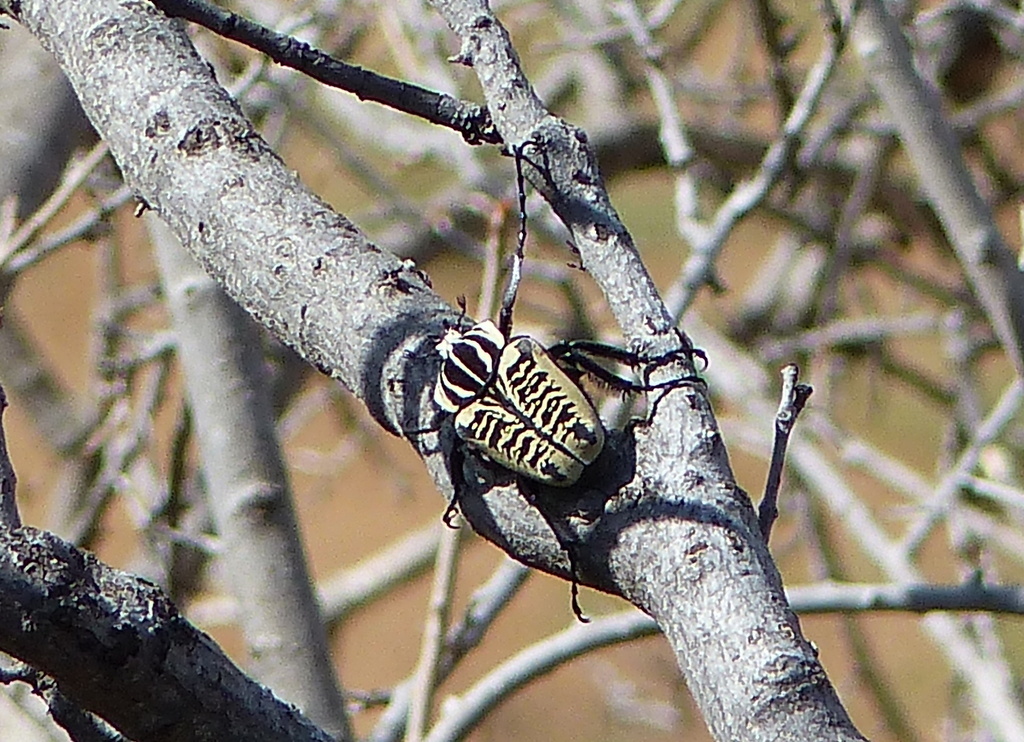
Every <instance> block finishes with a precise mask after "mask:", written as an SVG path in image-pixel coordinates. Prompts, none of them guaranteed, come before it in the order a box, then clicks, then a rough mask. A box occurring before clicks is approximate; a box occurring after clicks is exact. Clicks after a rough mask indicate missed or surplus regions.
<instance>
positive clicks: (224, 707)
mask: <svg viewBox="0 0 1024 742" xmlns="http://www.w3.org/2000/svg"><path fill="white" fill-rule="evenodd" d="M0 596H2V597H0V646H2V647H3V648H4V650H5V651H7V652H10V653H11V654H13V655H15V656H17V657H18V658H19V659H21V660H22V661H24V662H26V663H28V664H30V665H32V666H33V667H36V668H38V669H40V670H42V671H43V672H45V673H47V674H48V675H50V676H52V677H53V678H55V679H57V680H58V682H59V683H60V687H61V689H62V691H63V692H64V693H65V694H66V695H67V696H68V698H70V699H71V700H72V701H73V702H75V703H76V704H79V705H81V706H82V707H83V708H86V709H89V710H91V711H93V712H95V713H96V714H98V715H99V716H101V717H102V718H104V719H105V720H106V721H108V722H110V723H111V724H112V725H114V726H115V727H117V729H118V730H119V731H121V732H122V733H123V734H124V735H125V736H127V737H129V738H131V739H133V740H135V741H136V742H149V741H152V742H185V741H186V740H195V741H196V742H199V741H205V742H215V741H216V740H220V742H227V740H239V742H242V741H243V740H244V741H246V742H251V741H252V740H254V739H261V740H270V739H273V740H295V742H299V741H300V740H301V741H302V742H309V741H310V740H320V741H321V742H332V741H331V738H330V737H329V736H328V735H327V734H325V733H324V732H322V731H320V730H319V729H317V728H316V727H315V726H313V725H312V724H311V723H310V722H309V721H307V720H306V719H304V718H303V717H302V716H301V714H300V713H299V712H298V711H297V710H296V709H295V707H293V706H291V705H289V704H286V703H284V702H282V701H279V700H278V699H277V698H275V697H274V696H273V694H271V693H270V691H269V690H267V689H266V688H264V687H262V686H261V685H259V684H257V683H255V682H253V681H252V680H250V679H249V678H248V677H246V675H245V674H244V673H242V671H241V670H239V669H238V668H237V667H235V666H234V665H233V664H232V663H231V661H230V660H229V659H228V658H227V657H226V656H225V655H224V654H223V652H221V650H220V649H219V648H218V647H217V645H216V644H214V643H213V641H212V640H211V639H210V638H209V637H208V636H206V635H205V634H203V633H202V632H200V631H198V630H196V629H195V628H193V627H192V625H191V624H189V623H188V622H187V621H185V620H184V619H183V618H182V617H181V616H180V615H179V614H178V611H177V609H175V607H174V606H173V605H172V604H171V602H170V601H169V600H168V599H167V597H166V596H165V595H164V594H163V592H162V591H161V590H160V589H159V588H157V587H156V586H155V585H153V584H151V583H149V582H146V581H145V580H143V579H140V578H138V577H134V576H131V575H128V574H125V573H123V572H118V571H117V570H114V569H111V568H110V567H107V566H106V565H104V564H102V563H101V562H99V561H97V560H96V558H95V557H93V556H92V555H90V554H88V553H86V552H82V551H79V550H78V549H76V548H75V547H74V546H72V545H71V544H69V543H67V542H66V541H63V540H61V539H59V538H57V537H56V536H54V535H52V534H50V533H46V532H45V531H38V530H36V529H34V528H29V527H24V528H15V529H9V528H3V529H0ZM29 617H31V618H29Z"/></svg>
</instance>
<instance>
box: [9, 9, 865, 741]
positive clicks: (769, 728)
mask: <svg viewBox="0 0 1024 742" xmlns="http://www.w3.org/2000/svg"><path fill="white" fill-rule="evenodd" d="M438 7H439V9H440V10H441V12H442V14H443V15H444V16H445V18H446V20H448V22H449V24H450V25H451V26H452V27H453V28H454V29H455V30H456V32H457V33H459V34H460V36H461V37H462V41H463V55H464V57H465V58H466V59H467V60H471V61H472V62H473V64H474V67H475V69H476V71H477V73H478V74H479V75H480V79H481V82H482V84H483V85H484V88H485V91H486V93H487V96H488V104H489V106H490V107H491V109H492V111H493V112H494V113H495V117H494V118H495V123H496V125H497V126H498V128H499V131H501V133H502V136H503V138H504V139H505V140H506V141H508V142H512V143H521V142H524V141H526V140H531V141H533V142H534V143H535V145H536V147H531V148H530V149H529V150H528V152H527V154H528V155H531V153H532V156H533V157H536V158H540V159H541V160H543V159H544V158H548V159H547V160H545V161H544V162H543V165H544V166H543V167H540V168H538V169H536V170H535V171H534V174H533V177H534V179H535V182H536V183H537V185H538V187H539V188H540V189H541V191H542V192H543V193H545V195H546V197H547V198H548V199H549V201H551V203H552V204H553V205H554V207H555V209H556V211H557V212H558V213H559V214H560V215H561V216H562V217H563V219H564V220H566V223H567V224H568V225H569V226H570V229H571V230H572V232H573V235H574V239H576V240H577V246H578V247H579V249H580V252H581V255H582V258H583V262H584V264H585V266H586V267H587V268H588V270H589V271H590V272H591V273H592V274H593V275H594V276H595V277H596V279H597V280H598V281H599V283H600V284H601V286H602V288H603V289H604V290H605V293H606V295H607V296H608V299H609V303H610V305H611V307H612V309H613V312H614V313H615V316H616V318H617V320H618V321H619V322H620V324H621V325H622V326H623V330H624V332H625V333H626V336H627V337H628V338H629V339H630V340H631V341H632V342H634V343H635V344H636V346H637V347H638V348H644V349H646V350H651V351H658V350H663V349H665V348H667V347H670V346H671V345H673V344H676V343H677V342H678V338H677V337H676V335H675V333H674V332H673V331H672V330H671V324H670V321H669V318H668V315H667V313H666V312H665V310H664V307H662V306H660V302H658V300H657V295H656V294H655V293H654V290H653V285H652V284H650V279H649V278H648V277H647V275H646V272H645V271H644V270H643V268H642V264H640V263H639V259H638V257H637V256H636V254H635V251H633V250H632V245H631V241H630V240H629V238H628V234H627V233H625V230H624V229H623V228H621V225H620V224H619V223H618V221H617V217H614V211H613V210H610V204H608V202H607V196H606V194H605V193H604V189H603V186H602V184H601V182H600V177H599V175H597V172H596V169H595V168H594V164H593V156H592V153H591V151H590V150H589V148H588V147H587V146H586V142H585V139H584V138H583V137H582V136H581V135H580V133H579V132H574V131H573V130H572V129H571V128H569V127H566V126H564V125H563V124H562V122H559V121H557V120H555V119H553V118H552V117H550V116H548V115H547V114H546V112H545V111H543V109H542V108H540V107H539V104H536V103H535V99H534V98H533V97H532V93H529V91H528V90H526V89H524V88H523V83H522V82H521V81H517V80H518V78H517V77H516V69H515V68H516V63H515V58H514V54H510V53H509V51H508V49H507V48H506V47H507V35H504V29H502V28H501V27H500V24H497V21H496V19H494V18H493V16H491V15H490V11H489V9H487V8H486V6H485V5H484V4H482V3H480V4H469V3H467V4H462V3H439V4H438ZM17 17H18V19H19V20H20V21H21V22H23V23H24V24H25V25H26V26H27V27H28V28H29V29H30V30H31V31H32V32H33V33H34V34H36V35H37V36H38V37H39V38H40V39H41V40H42V41H43V43H44V44H45V45H46V46H47V47H48V48H49V49H50V50H51V51H52V52H53V53H54V54H55V56H56V57H57V59H58V60H59V62H60V64H61V66H62V67H63V68H64V70H65V71H66V73H67V74H68V76H69V78H70V80H71V82H72V85H73V86H74V88H75V90H76V92H77V94H78V95H79V97H80V99H81V101H82V103H83V107H84V108H85V110H86V112H87V114H88V116H89V117H90V119H91V120H92V122H93V124H94V126H95V127H96V128H97V130H98V131H99V132H100V134H101V135H102V136H103V137H104V138H105V139H106V140H107V141H108V142H109V143H110V147H111V151H112V153H113V155H114V157H115V158H116V159H117V161H118V163H119V165H120V166H121V169H122V171H123V173H124V176H125V179H126V180H127V182H128V183H129V184H130V185H131V186H132V187H133V188H134V189H135V190H136V191H137V192H138V194H139V196H140V198H142V199H144V200H145V202H146V203H148V204H149V205H150V206H151V207H152V208H153V209H154V210H156V211H157V212H158V213H159V214H160V216H161V217H163V219H164V220H165V221H166V222H167V223H168V224H169V225H170V226H171V228H172V229H173V230H174V231H175V233H176V234H177V236H178V237H179V238H180V239H181V240H182V242H183V243H184V244H185V245H186V247H187V248H188V249H189V250H190V251H191V252H192V254H193V255H195V256H196V257H197V258H198V260H199V261H200V262H201V263H202V264H203V265H204V266H205V268H206V269H207V270H208V271H209V272H210V274H211V275H213V276H214V277H215V278H216V279H217V281H218V282H219V283H220V284H221V285H222V286H224V288H225V289H226V290H227V292H228V293H229V294H230V295H231V296H232V297H233V298H234V299H235V300H236V301H237V302H238V303H239V304H241V305H242V306H243V307H245V308H246V310H247V311H249V312H250V313H251V314H252V315H253V316H254V317H255V318H256V319H257V320H258V321H260V322H262V323H263V324H264V325H266V326H267V327H268V328H270V329H271V330H272V331H273V332H274V333H276V334H277V335H278V336H279V337H280V338H281V339H282V340H283V341H285V342H286V343H288V344H289V345H291V346H292V347H293V348H295V349H296V351H298V352H299V353H300V354H302V355H303V357H305V358H306V359H307V360H309V361H310V362H311V363H313V364H315V365H316V366H317V367H318V368H320V369H322V370H323V371H324V372H325V373H328V374H330V375H331V376H333V377H334V378H337V379H339V380H340V381H341V382H342V383H344V384H345V385H346V386H347V387H348V388H349V389H351V390H352V391H353V392H355V393H356V394H357V395H358V396H359V397H360V398H361V399H362V400H363V401H364V403H365V404H366V405H367V407H368V408H369V410H370V412H371V413H372V414H373V415H374V417H375V418H376V419H377V420H378V421H379V422H380V423H381V424H382V425H385V426H387V427H388V428H389V429H392V430H395V429H397V428H399V427H400V426H401V424H403V423H404V425H405V427H407V428H418V427H422V426H425V425H428V424H429V423H430V422H431V420H430V417H431V416H430V414H429V400H428V399H427V392H428V391H429V388H430V384H431V382H432V378H433V375H434V374H435V373H436V360H435V359H433V356H432V354H430V353H429V350H430V346H429V344H428V342H429V341H428V340H427V338H428V337H429V336H430V335H431V334H433V333H437V332H438V331H439V330H440V329H441V326H442V323H443V321H444V320H445V319H448V318H452V317H454V316H455V315H454V313H453V312H452V311H451V309H450V308H448V307H446V306H445V305H444V304H443V303H442V302H441V301H440V300H439V298H438V297H437V296H436V295H434V294H433V293H432V292H431V291H430V290H429V287H428V286H427V285H426V283H425V281H424V279H423V278H422V277H421V276H420V275H419V274H418V273H417V272H416V271H415V270H413V269H411V267H409V266H407V265H403V263H402V262H400V261H399V260H397V259H396V258H394V257H392V256H390V255H388V254H386V253H384V252H382V251H381V250H380V249H378V248H377V247H376V246H374V245H372V244H370V243H369V242H368V241H367V240H366V239H365V238H364V237H363V235H362V234H361V233H360V232H359V231H358V230H357V229H356V228H355V227H354V226H353V225H352V224H350V223H349V222H348V221H347V220H346V219H345V218H344V217H343V216H341V215H339V214H337V213H336V212H334V211H332V210H330V209H329V208H328V207H327V206H326V204H324V203H323V202H322V201H321V200H320V199H319V198H317V197H316V196H315V195H313V194H312V193H310V192H309V191H308V190H306V189H305V188H304V187H303V186H302V185H301V184H300V183H299V182H298V181H297V179H296V178H295V175H294V174H293V173H292V172H291V171H290V170H288V168H287V167H285V166H284V164H283V163H282V162H281V161H280V160H279V159H278V158H277V156H276V155H274V153H272V152H271V151H270V150H269V149H268V147H267V145H266V144H265V143H264V142H263V141H262V140H261V139H260V137H259V136H258V135H257V134H256V132H255V131H254V130H253V127H252V125H251V124H250V122H249V121H248V120H247V119H246V118H245V117H244V116H243V115H242V114H241V113H240V111H239V110H238V108H237V106H236V104H235V103H234V101H232V100H231V99H230V98H229V97H228V95H227V94H226V93H225V92H224V91H223V90H222V89H221V88H220V87H219V86H218V85H217V84H216V81H215V80H214V79H213V78H212V76H211V73H210V70H209V67H208V66H207V65H206V64H205V63H204V62H203V61H202V60H201V59H200V58H199V57H198V56H197V55H196V53H195V51H194V50H193V48H192V46H191V44H190V43H189V41H188V38H187V37H186V35H185V34H184V32H183V30H182V29H181V27H180V26H179V25H178V24H177V23H173V22H169V21H168V20H167V19H165V18H164V17H162V16H161V15H159V14H158V13H157V12H156V11H155V10H154V9H153V8H152V7H151V6H149V5H148V4H146V3H144V2H140V1H138V0H126V1H125V2H120V3H115V2H110V1H108V0H77V1H75V2H71V0H64V1H63V2H53V1H52V0H51V1H49V2H44V1H43V0H23V2H21V3H20V4H19V5H18V7H17ZM564 157H569V158H570V159H564ZM428 358H429V359H431V360H429V362H426V361H425V360H424V359H428ZM765 424H766V425H770V420H766V421H765ZM634 432H635V441H636V445H635V451H634V448H633V445H632V441H633V437H631V436H629V435H622V436H614V437H613V442H612V443H611V444H610V445H609V446H608V449H607V452H606V455H605V456H603V457H602V458H601V459H600V460H599V461H598V463H597V464H596V465H595V466H594V467H593V470H592V471H591V472H590V473H589V474H588V477H587V478H586V480H585V481H584V482H583V483H582V484H581V489H580V491H581V492H583V493H588V492H589V493H590V494H591V495H592V498H591V499H592V501H593V507H594V509H595V510H596V511H597V513H598V514H601V513H602V510H603V514H602V517H601V518H600V519H598V520H597V521H596V522H594V523H590V524H577V525H578V526H579V527H578V530H579V535H580V537H581V538H583V539H584V540H585V544H586V545H585V548H584V551H583V554H582V558H583V559H582V561H583V565H582V566H583V573H584V578H585V581H586V582H587V583H588V584H592V585H594V586H596V587H598V588H600V589H603V590H607V591H609V592H614V593H617V594H621V595H623V596H625V597H626V598H627V599H628V600H630V601H631V602H632V603H634V604H635V605H636V606H638V607H639V608H640V609H642V610H644V611H645V612H647V613H649V614H650V615H652V616H653V617H654V618H655V619H656V620H657V621H658V623H659V625H660V626H661V628H662V629H663V630H664V631H665V633H666V636H667V637H668V639H669V641H670V643H671V645H672V648H673V650H674V651H675V653H676V655H677V658H678V662H679V664H680V667H681V668H682V669H683V672H684V674H685V676H686V679H687V682H688V684H689V686H690V688H691V690H692V691H693V695H694V697H695V699H696V701H697V703H698V704H699V706H700V707H701V709H702V711H703V713H704V715H705V718H706V720H707V722H708V724H709V726H710V728H711V730H712V733H713V734H714V736H715V737H716V738H717V739H721V740H737V739H745V740H755V739H771V740H781V739H802V740H806V739H818V738H820V739H826V738H827V739H830V740H834V739H859V738H860V737H859V735H857V733H856V731H855V730H854V729H853V728H852V725H851V724H850V721H849V719H848V718H847V716H846V713H845V711H844V710H843V709H842V707H841V705H840V704H839V701H838V699H837V697H836V695H835V692H834V690H833V688H832V687H831V685H830V684H829V682H828V680H827V678H826V677H825V675H824V672H823V671H822V669H821V666H820V665H819V663H818V661H817V659H816V657H815V653H814V651H813V649H812V647H811V646H810V645H809V644H808V643H807V642H806V641H805V640H804V639H803V638H802V636H801V634H800V630H799V626H798V623H797V620H796V618H795V617H794V615H793V613H792V612H791V611H790V610H789V608H788V606H787V604H786V601H785V597H784V594H783V592H782V587H781V584H780V580H779V575H778V573H777V571H776V569H775V567H774V565H773V563H772V561H771V558H770V556H769V554H768V551H767V548H766V546H765V544H764V543H763V541H762V540H761V538H760V536H759V535H758V527H757V521H756V517H755V515H754V513H753V510H752V509H751V507H750V503H749V500H748V498H747V496H746V494H745V493H744V492H742V490H740V489H739V488H738V487H737V486H736V484H735V482H734V480H733V477H732V473H731V470H730V468H729V464H728V460H727V455H726V451H725V448H724V445H723V443H722V440H721V438H720V435H719V433H718V430H717V427H716V425H715V421H714V417H713V415H712V412H711V408H710V404H709V402H708V399H707V396H706V394H705V393H704V392H703V390H701V389H700V388H694V387H690V388H681V389H678V390H675V391H673V392H672V393H670V394H668V395H666V396H665V397H664V398H663V399H662V400H661V401H660V403H659V404H658V405H657V415H656V416H655V417H654V420H653V421H652V422H651V423H650V424H649V425H647V426H641V427H638V428H637V429H636V430H635V431H634ZM423 440H424V441H426V442H428V443H431V444H433V442H434V439H433V436H425V437H423ZM435 449H436V446H435ZM425 460H426V461H427V463H428V466H429V467H430V468H431V470H432V472H433V473H434V474H435V478H436V479H437V480H438V481H439V482H441V483H445V482H446V479H447V477H446V475H445V474H444V473H443V466H442V458H441V456H440V455H439V453H437V452H436V451H431V452H428V453H427V455H426V456H425ZM468 468H469V469H471V470H472V474H480V475H481V478H482V479H481V480H480V481H476V482H475V484H473V485H472V486H471V488H470V489H471V490H474V491H473V492H469V493H467V497H465V498H464V500H463V505H464V511H465V513H466V515H467V517H468V518H469V520H470V521H471V522H472V524H473V525H474V527H475V528H476V529H477V530H478V531H480V532H481V533H483V534H484V535H485V536H486V537H487V538H489V539H491V540H492V541H494V542H495V543H496V544H498V545H499V546H500V547H502V548H503V549H505V550H506V551H508V552H509V553H510V554H512V555H513V556H514V557H516V558H517V559H520V560H521V561H523V562H525V563H527V564H530V565H531V566H535V567H538V568H540V569H544V570H548V571H553V572H556V573H561V574H565V570H566V561H565V556H564V554H563V553H562V552H561V550H560V549H559V547H558V545H557V543H556V542H555V540H554V539H553V538H552V537H551V534H550V531H549V530H548V529H547V527H546V526H545V524H544V522H543V521H542V519H541V518H540V516H539V515H538V514H537V513H536V512H535V511H534V510H532V509H530V508H529V507H527V506H526V505H525V502H524V500H523V499H522V497H521V496H520V495H519V494H518V492H517V491H516V489H515V488H514V487H511V486H493V487H492V486H491V485H492V484H493V482H492V481H491V477H492V476H493V473H492V472H490V471H489V470H485V469H482V468H481V467H479V466H470V467H468ZM469 480H470V482H471V483H473V482H474V480H475V477H474V476H470V477H469ZM610 481H611V482H618V483H621V484H622V485H623V486H622V487H621V488H620V489H619V490H618V492H617V494H615V495H614V496H612V497H610V498H606V497H605V496H604V495H606V494H607V489H608V484H607V483H608V482H610ZM588 482H589V483H590V484H591V485H594V484H596V483H602V486H601V487H600V488H598V487H588ZM502 483H503V484H505V485H508V484H509V483H508V481H507V479H505V480H503V481H502ZM478 494H479V495H480V496H479V497H478V496H477V495H478ZM589 502H590V500H589V499H588V503H589ZM65 556H66V558H68V559H70V560H72V561H73V560H74V559H78V558H79V557H77V556H75V555H73V554H67V555H65ZM4 605H5V610H6V609H7V608H9V606H8V605H7V604H6V603H5V604H4ZM118 659H119V660H123V659H126V658H124V657H119V658H118ZM59 664H60V663H59V662H54V663H49V664H48V665H47V666H46V668H45V669H46V670H47V671H48V672H51V673H53V674H54V676H55V677H61V673H62V669H61V668H60V667H59ZM83 682H84V679H83ZM157 687H158V686H153V688H154V689H155V688H157ZM81 700H82V702H83V703H85V702H86V701H88V704H87V705H89V707H90V708H92V707H93V706H92V705H91V704H93V703H94V702H99V701H100V700H101V699H93V698H89V699H85V698H82V699H81ZM139 702H140V703H143V702H144V700H143V699H140V701H139ZM126 731H127V730H126ZM129 734H130V732H129ZM255 736H258V737H263V736H265V735H255ZM171 738H172V737H165V739H171Z"/></svg>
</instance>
